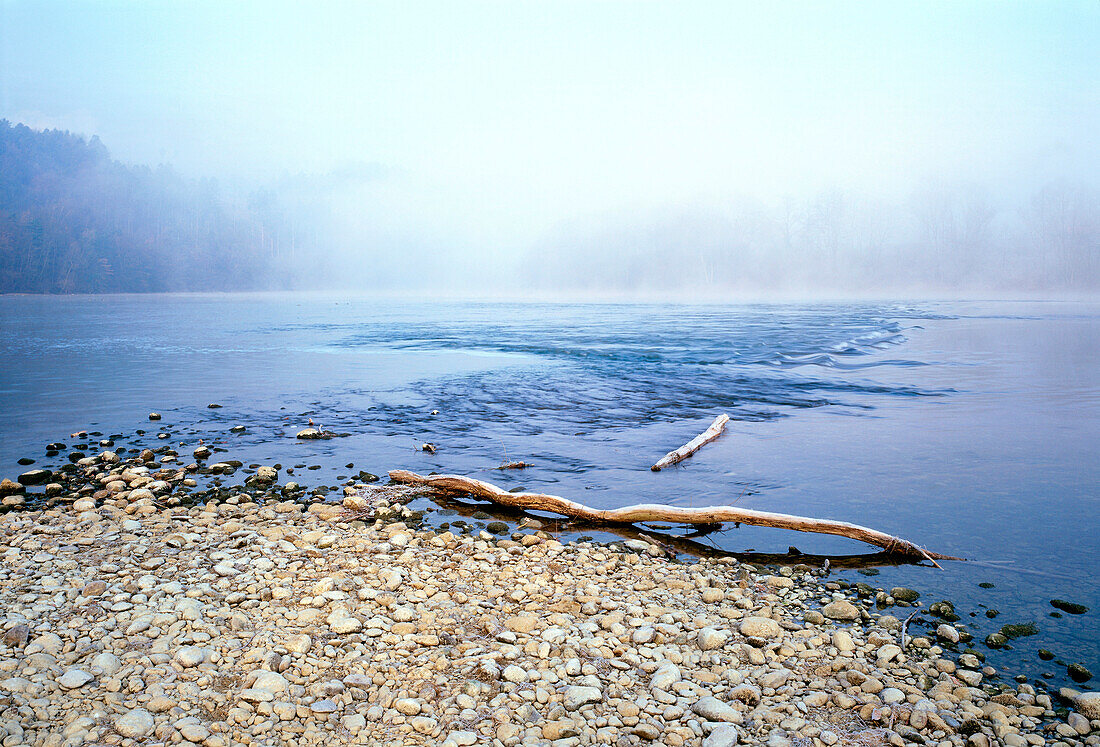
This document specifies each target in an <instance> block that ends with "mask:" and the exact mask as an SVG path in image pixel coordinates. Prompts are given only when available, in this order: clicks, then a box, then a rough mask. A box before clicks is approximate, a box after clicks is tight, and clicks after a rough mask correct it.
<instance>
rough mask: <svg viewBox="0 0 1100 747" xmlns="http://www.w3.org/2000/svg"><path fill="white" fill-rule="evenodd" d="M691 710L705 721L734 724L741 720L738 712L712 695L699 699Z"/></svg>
mask: <svg viewBox="0 0 1100 747" xmlns="http://www.w3.org/2000/svg"><path fill="white" fill-rule="evenodd" d="M691 710H692V711H693V712H694V713H697V714H699V715H700V716H702V717H703V718H705V719H706V720H707V721H731V722H734V723H741V720H742V717H741V712H740V711H737V710H734V709H733V707H731V706H729V705H727V704H726V703H723V702H722V701H720V700H718V698H716V697H714V696H713V695H708V696H706V697H705V698H700V699H699V700H698V701H696V703H695V705H693V706H692V707H691Z"/></svg>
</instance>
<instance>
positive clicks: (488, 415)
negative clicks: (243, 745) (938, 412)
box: [282, 305, 950, 435]
mask: <svg viewBox="0 0 1100 747" xmlns="http://www.w3.org/2000/svg"><path fill="white" fill-rule="evenodd" d="M483 311H484V310H483V309H479V308H476V305H475V307H474V308H473V309H471V308H468V307H461V308H457V309H455V310H454V314H453V318H448V319H447V320H446V321H442V320H441V319H440V315H433V317H432V319H430V320H428V321H411V320H405V321H401V322H399V323H395V322H394V321H393V320H392V319H389V320H387V322H386V323H373V322H369V321H368V322H364V323H359V324H354V323H349V324H337V325H332V324H325V325H302V326H300V327H293V326H292V327H290V328H288V327H284V328H282V332H283V333H284V334H286V333H287V332H291V331H296V332H302V333H305V332H309V333H310V335H309V336H310V339H311V344H313V345H316V344H318V339H317V337H318V335H320V336H321V337H322V339H323V342H322V344H323V345H324V346H325V347H327V348H328V349H332V350H339V351H345V352H349V351H369V350H380V349H382V350H393V351H401V352H410V351H422V352H432V351H436V352H459V353H475V354H482V353H493V354H504V355H511V356H516V359H517V363H522V365H514V366H509V365H503V366H500V367H495V368H492V369H490V370H478V371H472V372H464V373H452V374H445V375H436V376H432V377H428V378H425V379H423V380H420V381H417V382H414V383H413V384H411V385H408V386H402V387H400V388H398V389H396V390H393V391H389V392H379V391H376V390H371V389H369V388H367V387H363V388H361V389H357V390H355V391H354V392H351V394H354V395H355V396H356V397H357V398H361V401H362V399H365V400H366V401H368V402H370V403H371V404H370V406H369V407H368V408H366V409H367V412H365V413H359V414H358V415H357V416H356V417H357V418H358V422H359V423H360V424H362V423H363V421H364V419H365V420H366V421H367V422H372V423H373V424H374V426H375V427H376V428H379V429H380V430H382V431H383V432H393V433H398V432H402V431H403V430H405V429H407V428H408V427H409V426H410V425H425V426H427V425H428V424H429V420H430V417H431V416H430V414H429V413H430V411H431V410H433V409H439V410H444V411H446V412H447V413H448V416H449V424H450V427H452V428H453V429H455V430H456V431H459V432H464V433H471V432H476V431H478V430H479V429H483V428H484V427H485V426H486V424H488V423H492V427H493V428H496V429H500V428H504V429H506V430H510V431H513V432H516V433H522V434H525V435H537V434H540V433H545V432H555V433H563V434H574V433H576V432H592V431H593V430H599V429H615V428H624V427H638V426H639V425H645V424H647V423H654V422H670V421H676V420H682V419H691V418H697V417H701V416H704V415H706V414H709V413H714V412H716V411H724V412H728V413H729V414H730V416H731V417H732V418H733V419H734V420H744V421H765V420H772V419H775V418H780V417H785V416H789V415H790V414H792V413H794V412H797V411H798V410H800V409H806V408H818V407H827V406H835V407H839V408H844V409H846V410H848V411H850V412H852V413H859V412H866V411H868V410H871V409H873V408H874V399H873V398H875V397H883V396H886V397H894V396H900V397H938V396H943V395H945V394H948V393H949V391H950V390H942V389H925V388H920V387H914V386H911V385H908V384H906V383H904V382H896V381H883V380H868V379H866V378H863V377H866V376H867V375H869V374H870V373H872V372H873V371H874V370H876V369H877V370H880V371H881V372H887V371H889V370H890V369H899V368H901V369H904V368H907V367H912V366H923V365H926V364H925V363H924V362H923V361H917V360H907V359H901V358H888V357H884V356H883V351H885V350H889V349H891V348H894V347H897V346H899V345H901V344H903V343H904V342H905V339H906V338H905V331H906V330H905V328H904V327H903V326H902V325H901V324H900V323H899V322H898V321H896V320H895V319H892V318H890V317H888V316H884V313H883V312H884V311H886V310H884V309H882V308H869V307H862V306H857V307H836V306H826V307H821V306H811V307H745V306H737V307H700V308H687V309H685V308H677V309H675V310H674V312H670V311H669V310H668V309H667V308H664V307H653V308H638V307H625V308H623V307H595V306H584V305H580V306H578V305H561V306H554V305H547V306H545V307H543V306H542V305H532V306H520V307H507V309H504V308H497V310H496V312H497V313H496V314H494V315H491V316H490V315H485V314H484V313H483ZM856 359H858V360H856ZM855 373H859V374H860V375H861V378H854V377H853V374H855ZM877 378H878V377H877ZM334 425H335V424H334Z"/></svg>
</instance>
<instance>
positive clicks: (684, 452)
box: [650, 413, 730, 472]
mask: <svg viewBox="0 0 1100 747" xmlns="http://www.w3.org/2000/svg"><path fill="white" fill-rule="evenodd" d="M729 419H730V416H729V415H727V414H726V413H722V414H721V415H719V416H718V417H716V418H715V419H714V422H713V423H711V424H710V426H709V427H708V428H707V429H706V430H705V431H703V432H702V433H700V434H699V435H698V436H696V437H695V438H693V439H691V440H690V441H688V442H687V443H686V444H684V445H683V446H681V447H680V448H679V449H676V451H670V452H668V453H667V454H665V455H664V456H663V457H662V458H661V460H660V461H659V462H657V463H656V464H654V465H653V466H652V467H650V469H651V470H653V471H654V472H660V471H661V470H662V469H664V468H665V467H671V466H672V465H673V464H676V463H677V462H682V461H684V460H685V459H687V458H688V457H689V456H691V455H692V454H694V453H695V452H697V451H699V449H701V448H703V447H704V446H706V445H707V444H709V443H710V442H711V441H713V440H714V439H716V438H718V437H719V436H721V435H722V431H724V430H725V429H726V423H728V422H729Z"/></svg>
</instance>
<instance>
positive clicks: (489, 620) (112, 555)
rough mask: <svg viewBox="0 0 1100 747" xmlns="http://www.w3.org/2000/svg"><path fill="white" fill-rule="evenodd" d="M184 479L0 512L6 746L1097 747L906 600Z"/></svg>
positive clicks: (385, 497)
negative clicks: (879, 604) (909, 623)
mask: <svg viewBox="0 0 1100 747" xmlns="http://www.w3.org/2000/svg"><path fill="white" fill-rule="evenodd" d="M200 448H202V447H200ZM176 456H177V455H176V454H175V453H174V452H171V450H167V449H163V448H162V449H159V450H158V451H153V450H148V449H147V450H143V451H141V452H140V453H135V454H134V455H133V457H132V458H129V459H123V458H121V457H119V455H118V454H116V453H114V452H111V451H105V452H102V453H99V454H97V455H94V456H84V455H81V456H79V457H75V458H73V459H72V460H71V468H69V469H66V470H65V471H64V472H51V471H49V470H43V471H42V472H44V473H46V474H43V475H41V478H42V479H41V482H40V484H43V485H44V486H45V487H44V488H43V492H41V493H38V494H36V495H35V496H33V497H31V498H30V499H28V496H27V495H25V493H24V491H23V490H21V489H19V487H18V486H16V485H15V484H14V483H11V482H8V483H5V487H0V494H3V497H4V503H5V505H6V506H7V507H8V508H9V509H10V510H8V511H7V512H6V513H4V514H3V515H0V616H2V617H0V628H2V636H0V737H2V739H0V741H2V744H3V745H4V747H15V745H24V744H25V745H50V746H51V747H61V746H63V745H64V746H66V747H67V746H70V745H71V746H74V747H75V746H76V745H93V744H96V745H100V744H111V745H115V744H119V745H139V744H140V745H177V744H179V745H188V744H200V745H205V746H206V747H228V746H229V745H253V746H254V745H291V746H294V745H316V744H322V743H324V744H384V745H388V744H423V745H437V744H443V745H448V746H450V745H474V744H485V745H489V744H492V745H516V744H548V743H553V744H558V745H580V744H613V745H633V744H663V745H697V744H703V745H707V746H708V747H719V746H720V745H733V744H761V745H768V747H789V746H791V745H798V746H799V747H810V745H813V746H814V747H823V746H825V745H836V744H845V745H847V744H859V745H879V744H883V745H885V744H892V745H896V746H897V747H905V746H906V745H938V747H963V746H964V745H965V746H967V747H970V746H972V747H990V746H991V745H996V744H1003V745H1007V746H1008V747H1025V746H1026V745H1035V746H1040V745H1052V746H1054V747H1071V746H1076V745H1085V744H1087V745H1100V693H1080V692H1077V691H1073V690H1068V689H1063V690H1062V691H1060V692H1057V693H1046V692H1042V691H1037V690H1036V689H1034V688H1033V687H1032V686H1030V685H1028V684H1022V683H1018V682H1013V681H1005V680H1002V679H1001V678H1000V677H999V676H998V673H997V672H995V671H994V670H993V669H992V668H991V667H983V666H982V662H981V661H980V660H979V658H978V657H976V656H975V655H974V654H973V653H962V654H959V653H956V652H955V651H953V650H952V649H954V648H955V647H954V644H955V643H957V642H958V641H959V639H960V635H961V634H960V631H959V630H958V629H956V628H954V627H952V626H951V625H948V624H943V625H940V626H939V627H938V628H937V629H936V631H935V634H933V635H921V634H920V633H914V635H912V636H908V637H907V636H905V635H904V631H903V628H904V624H903V623H904V619H905V617H906V616H907V614H908V612H909V611H911V610H908V609H906V607H907V606H908V605H909V604H911V602H906V601H905V600H904V599H903V598H902V597H905V596H908V593H907V592H906V593H902V592H905V590H902V591H901V592H898V593H897V594H896V596H897V597H898V599H897V601H898V603H900V604H901V605H904V606H901V607H891V608H889V609H888V610H887V611H886V612H883V611H882V610H879V609H877V608H876V607H875V606H874V605H873V604H868V603H867V601H866V599H865V598H861V597H860V596H859V595H857V594H855V593H852V592H853V591H854V590H853V589H850V588H848V585H847V584H842V583H838V582H837V581H835V580H832V579H830V578H829V577H828V576H827V575H823V574H822V572H821V571H820V570H818V569H811V568H808V567H805V566H803V567H799V566H795V567H788V568H783V569H779V570H776V569H767V568H761V567H756V566H750V565H747V564H741V563H738V562H737V561H736V560H733V559H730V558H720V559H702V560H700V561H698V562H695V563H680V562H676V561H675V560H673V559H669V558H668V557H666V553H665V552H664V551H663V550H662V549H661V548H659V547H657V546H655V545H647V544H646V543H643V542H637V541H631V542H618V543H614V544H612V545H610V546H604V545H598V544H593V543H588V542H579V543H573V544H567V545H563V544H561V543H560V542H558V541H556V540H554V539H553V538H552V537H551V536H550V535H549V534H546V533H544V532H538V531H523V532H519V533H516V534H503V535H500V534H490V533H489V532H485V531H480V532H477V531H475V532H471V533H467V534H453V533H451V532H450V531H428V530H425V529H423V528H420V527H418V521H417V519H418V517H417V516H415V515H414V514H413V512H410V511H409V510H408V509H407V508H405V507H403V506H402V505H401V495H400V494H399V493H389V492H387V490H386V489H371V488H369V487H367V486H365V485H349V486H348V487H347V488H346V489H345V491H344V492H345V495H346V497H345V498H344V501H343V504H336V503H323V502H314V503H309V502H306V501H303V500H300V498H301V497H302V495H301V493H302V491H301V489H300V488H299V487H298V486H295V485H293V483H291V484H290V485H283V486H276V485H275V484H274V483H275V481H276V479H277V469H276V468H273V467H260V466H256V467H255V468H254V469H252V470H251V471H250V476H249V478H248V480H247V481H246V485H245V486H239V487H224V486H219V487H216V488H211V489H210V491H207V492H204V491H201V490H199V484H198V482H197V480H196V479H195V478H196V477H197V476H200V475H199V473H202V474H206V475H209V474H210V473H211V472H213V473H214V474H218V473H222V472H224V471H225V470H226V469H228V470H229V471H232V470H233V469H235V468H236V467H235V466H234V464H232V463H219V464H224V465H225V467H224V468H223V467H218V468H217V469H214V467H216V466H217V465H210V466H205V467H200V465H199V464H198V463H193V464H189V465H186V466H177V465H176V463H175V459H176ZM208 456H209V450H207V452H206V454H205V455H204V457H203V458H205V457H208ZM236 466H237V467H239V466H241V465H239V464H237V465H236ZM36 480H38V476H33V475H32V476H31V477H30V478H28V483H34V482H35V481H36ZM188 481H190V482H188ZM187 490H192V491H195V495H201V498H202V500H197V499H192V500H184V499H183V498H181V495H182V494H183V493H184V492H186V491H187ZM181 491H182V492H181ZM195 495H192V498H195ZM891 601H894V600H891ZM890 611H892V612H894V613H897V614H891V613H890Z"/></svg>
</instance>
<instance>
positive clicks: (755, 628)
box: [739, 616, 783, 638]
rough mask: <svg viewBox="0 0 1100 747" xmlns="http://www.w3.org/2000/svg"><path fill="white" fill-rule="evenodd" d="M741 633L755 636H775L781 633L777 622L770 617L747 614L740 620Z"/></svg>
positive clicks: (781, 630)
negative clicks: (747, 615)
mask: <svg viewBox="0 0 1100 747" xmlns="http://www.w3.org/2000/svg"><path fill="white" fill-rule="evenodd" d="M739 630H740V631H741V635H743V636H750V637H755V638H775V637H777V636H779V635H781V634H782V632H783V629H782V628H781V627H779V623H777V622H776V621H775V620H772V619H771V618H770V617H756V616H749V617H746V618H745V619H744V620H742V621H741V626H740V628H739Z"/></svg>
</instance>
